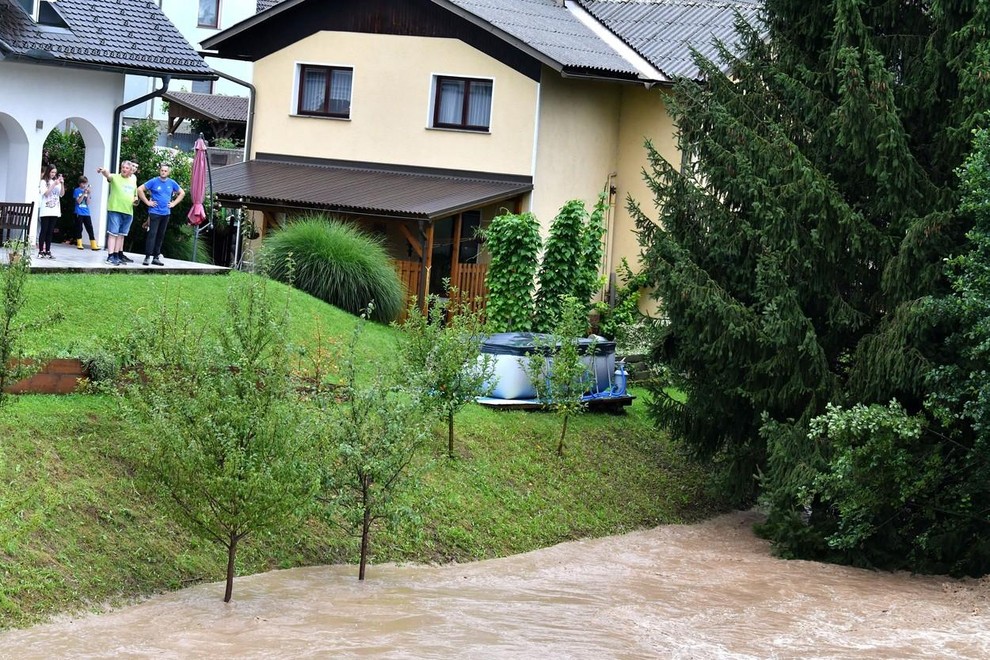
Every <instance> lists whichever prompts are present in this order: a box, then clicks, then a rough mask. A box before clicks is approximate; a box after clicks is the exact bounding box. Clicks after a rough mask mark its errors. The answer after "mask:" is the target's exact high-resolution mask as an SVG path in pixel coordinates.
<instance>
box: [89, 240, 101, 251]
mask: <svg viewBox="0 0 990 660" xmlns="http://www.w3.org/2000/svg"><path fill="white" fill-rule="evenodd" d="M89 247H90V249H92V250H93V251H94V252H98V251H99V249H100V246H99V245H97V244H96V241H94V240H90V241H89Z"/></svg>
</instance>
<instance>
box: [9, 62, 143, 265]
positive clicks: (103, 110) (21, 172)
mask: <svg viewBox="0 0 990 660" xmlns="http://www.w3.org/2000/svg"><path fill="white" fill-rule="evenodd" d="M42 81H43V83H44V84H43V85H42V84H41V83H42ZM123 87H124V76H123V75H122V74H116V73H107V72H102V71H89V70H85V69H69V68H62V67H54V66H39V65H35V64H24V63H19V62H0V201H5V202H31V201H33V202H35V207H36V208H37V204H38V201H39V199H38V182H39V180H40V176H41V159H42V151H43V149H44V144H45V139H46V138H47V137H48V134H49V133H51V132H52V130H55V129H57V128H63V129H64V127H65V124H66V122H67V121H71V122H72V124H74V125H75V126H76V128H78V129H79V132H80V133H82V136H83V140H84V141H85V143H86V159H85V165H84V174H85V175H86V176H87V177H89V180H90V184H91V185H92V187H93V193H94V194H93V205H92V207H93V208H92V213H93V228H94V230H95V231H96V234H97V237H101V236H103V235H104V232H105V230H106V197H107V190H108V189H107V183H106V181H105V180H104V178H103V177H102V176H100V175H99V174H97V173H96V168H97V167H101V166H103V167H110V168H111V169H112V170H114V171H115V170H116V169H117V166H116V165H115V164H114V165H111V164H110V163H109V162H108V160H107V159H108V158H109V157H110V145H111V143H112V136H113V112H114V108H116V107H117V106H118V105H120V103H121V102H122V101H121V99H122V95H123ZM45 89H47V90H58V93H56V94H48V93H46V92H44V91H42V90H45ZM56 165H58V163H56ZM65 174H67V175H69V176H71V177H75V176H77V175H78V173H75V172H72V173H70V172H66V173H65ZM75 183H76V181H75V180H74V178H73V179H67V180H66V185H67V187H69V194H71V193H72V188H74V187H75ZM69 184H71V186H70V185H69ZM37 221H38V218H37V213H35V217H34V219H33V220H32V221H31V231H30V241H31V243H32V245H34V244H36V243H37Z"/></svg>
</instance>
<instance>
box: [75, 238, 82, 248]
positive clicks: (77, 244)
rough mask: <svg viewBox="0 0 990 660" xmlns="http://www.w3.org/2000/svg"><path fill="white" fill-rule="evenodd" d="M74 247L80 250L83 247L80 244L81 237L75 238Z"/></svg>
mask: <svg viewBox="0 0 990 660" xmlns="http://www.w3.org/2000/svg"><path fill="white" fill-rule="evenodd" d="M76 249H77V250H81V249H83V246H82V239H81V238H77V239H76Z"/></svg>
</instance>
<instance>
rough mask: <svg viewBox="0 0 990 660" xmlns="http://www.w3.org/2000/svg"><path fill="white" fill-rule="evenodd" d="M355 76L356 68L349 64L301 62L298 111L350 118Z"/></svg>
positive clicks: (313, 114)
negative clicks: (346, 66)
mask: <svg viewBox="0 0 990 660" xmlns="http://www.w3.org/2000/svg"><path fill="white" fill-rule="evenodd" d="M353 78H354V70H353V69H349V68H344V67H333V66H314V65H312V64H301V65H299V102H298V105H297V108H296V112H297V114H300V115H311V116H316V117H341V118H344V119H347V118H350V116H351V82H352V80H353Z"/></svg>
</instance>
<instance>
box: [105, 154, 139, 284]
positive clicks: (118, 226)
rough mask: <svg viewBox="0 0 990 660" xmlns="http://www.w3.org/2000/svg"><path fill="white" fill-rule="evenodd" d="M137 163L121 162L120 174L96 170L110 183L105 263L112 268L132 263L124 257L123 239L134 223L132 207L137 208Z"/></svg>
mask: <svg viewBox="0 0 990 660" xmlns="http://www.w3.org/2000/svg"><path fill="white" fill-rule="evenodd" d="M136 170H137V163H132V162H131V161H129V160H125V161H121V163H120V172H119V173H117V174H111V173H110V172H109V171H108V170H107V169H106V168H105V167H98V168H96V172H97V174H102V175H103V178H105V179H106V180H107V181H108V182H109V183H110V198H109V199H108V200H107V234H109V237H108V238H107V252H109V253H110V254H109V255H108V256H107V263H109V264H113V265H114V266H120V265H122V264H126V263H129V262H130V261H132V260H131V259H129V258H128V257H127V256H126V255H124V237H125V236H127V232H129V231H130V230H131V223H132V222H133V221H134V207H135V206H137V203H138V198H137V177H135V176H134V172H135V171H136Z"/></svg>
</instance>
